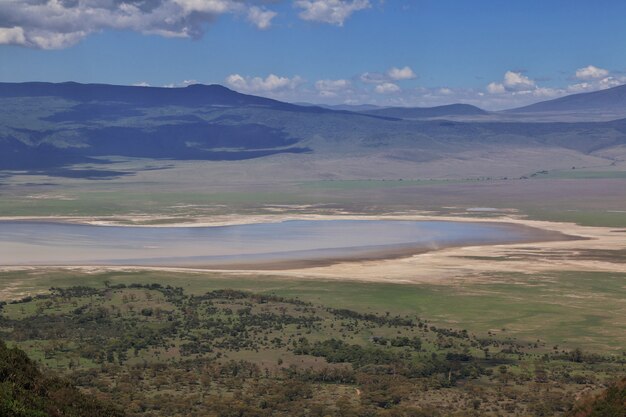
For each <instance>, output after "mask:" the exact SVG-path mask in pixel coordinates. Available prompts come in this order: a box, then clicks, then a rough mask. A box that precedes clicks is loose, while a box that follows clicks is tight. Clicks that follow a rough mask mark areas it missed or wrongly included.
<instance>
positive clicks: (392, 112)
mask: <svg viewBox="0 0 626 417" xmlns="http://www.w3.org/2000/svg"><path fill="white" fill-rule="evenodd" d="M363 113H365V114H370V115H374V116H385V117H397V118H398V119H429V118H436V117H445V116H480V115H486V114H488V112H486V111H485V110H483V109H480V108H478V107H476V106H472V105H471V104H448V105H445V106H436V107H386V108H378V109H373V110H366V111H364V112H363Z"/></svg>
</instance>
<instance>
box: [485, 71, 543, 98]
mask: <svg viewBox="0 0 626 417" xmlns="http://www.w3.org/2000/svg"><path fill="white" fill-rule="evenodd" d="M536 88H537V84H536V83H535V81H534V80H531V79H530V78H528V77H527V76H525V75H524V74H522V73H521V72H515V71H507V72H506V73H505V74H504V78H503V80H502V82H499V83H498V82H492V83H489V85H487V91H488V92H489V93H491V94H503V93H505V92H515V93H527V92H532V91H533V90H535V89H536Z"/></svg>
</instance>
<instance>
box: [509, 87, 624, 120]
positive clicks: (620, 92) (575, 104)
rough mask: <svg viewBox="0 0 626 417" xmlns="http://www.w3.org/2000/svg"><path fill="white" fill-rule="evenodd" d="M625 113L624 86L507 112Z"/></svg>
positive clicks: (570, 96)
mask: <svg viewBox="0 0 626 417" xmlns="http://www.w3.org/2000/svg"><path fill="white" fill-rule="evenodd" d="M588 111H592V112H601V111H608V112H615V113H618V112H626V84H624V85H620V86H617V87H613V88H609V89H606V90H600V91H593V92H591V93H579V94H572V95H569V96H565V97H560V98H556V99H554V100H548V101H542V102H540V103H535V104H531V105H530V106H524V107H519V108H516V109H511V110H507V111H506V112H510V113H542V112H588Z"/></svg>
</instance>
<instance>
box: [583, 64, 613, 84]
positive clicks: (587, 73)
mask: <svg viewBox="0 0 626 417" xmlns="http://www.w3.org/2000/svg"><path fill="white" fill-rule="evenodd" d="M608 75H609V71H607V70H605V69H603V68H598V67H596V66H593V65H589V66H587V67H584V68H579V69H577V70H576V78H578V79H579V80H597V79H600V78H605V77H607V76H608Z"/></svg>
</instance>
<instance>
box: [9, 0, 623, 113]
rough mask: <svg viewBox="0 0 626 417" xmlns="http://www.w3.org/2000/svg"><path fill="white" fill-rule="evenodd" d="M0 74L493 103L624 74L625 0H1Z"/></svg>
mask: <svg viewBox="0 0 626 417" xmlns="http://www.w3.org/2000/svg"><path fill="white" fill-rule="evenodd" d="M0 81H2V82H23V81H50V82H62V81H77V82H85V83H107V84H122V85H143V86H155V87H184V86H186V85H189V84H194V83H203V84H222V85H225V86H227V87H230V88H232V89H234V90H237V91H240V92H244V93H249V94H255V95H261V96H266V97H272V98H276V99H280V100H285V101H290V102H307V103H326V104H366V103H367V104H376V105H383V106H434V105H442V104H450V103H456V102H463V103H470V104H475V105H478V106H480V107H483V108H486V109H490V110H497V109H503V108H511V107H516V106H520V105H524V104H529V103H533V102H537V101H543V100H547V99H551V98H555V97H559V96H563V95H567V94H572V93H578V92H585V91H594V90H598V89H603V88H609V87H613V86H617V85H621V84H624V83H626V1H623V0H594V1H593V2H592V1H589V0H584V1H583V0H524V1H512V0H0Z"/></svg>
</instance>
